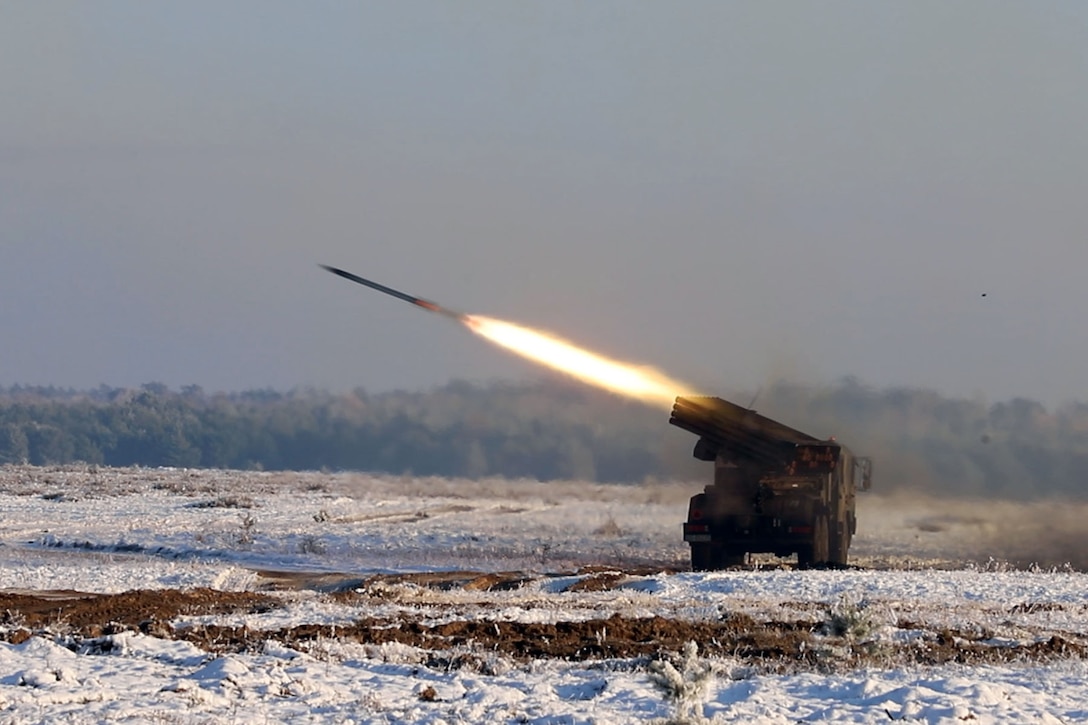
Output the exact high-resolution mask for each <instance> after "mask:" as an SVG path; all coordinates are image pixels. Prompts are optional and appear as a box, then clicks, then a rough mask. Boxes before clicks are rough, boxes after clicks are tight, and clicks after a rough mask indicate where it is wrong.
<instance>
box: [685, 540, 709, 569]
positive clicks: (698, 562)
mask: <svg viewBox="0 0 1088 725" xmlns="http://www.w3.org/2000/svg"><path fill="white" fill-rule="evenodd" d="M713 569H714V561H713V552H712V551H711V546H710V544H703V543H698V544H692V545H691V570H692V571H712V570H713Z"/></svg>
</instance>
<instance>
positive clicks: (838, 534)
mask: <svg viewBox="0 0 1088 725" xmlns="http://www.w3.org/2000/svg"><path fill="white" fill-rule="evenodd" d="M832 528H833V529H834V530H833V532H832V534H831V546H830V551H829V552H828V558H827V563H828V564H830V565H831V566H837V567H844V566H846V562H847V558H848V551H849V549H850V531H849V529H848V528H847V525H845V524H841V523H840V524H836V525H835V526H834V527H832Z"/></svg>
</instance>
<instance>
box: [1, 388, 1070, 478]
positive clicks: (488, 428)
mask: <svg viewBox="0 0 1088 725" xmlns="http://www.w3.org/2000/svg"><path fill="white" fill-rule="evenodd" d="M727 397H730V398H731V399H732V400H734V401H738V402H739V401H743V402H748V401H749V400H750V399H751V395H750V394H735V395H729V396H727ZM755 407H756V408H758V409H759V410H760V412H762V413H764V414H765V415H770V416H771V417H774V418H776V419H779V420H781V421H782V422H784V423H786V424H788V425H791V426H793V427H795V428H799V429H801V430H803V431H805V432H807V433H811V434H813V435H816V436H819V437H828V436H832V435H834V436H836V437H837V438H838V439H839V440H841V441H842V442H844V443H846V444H847V445H848V446H849V447H850V448H852V449H853V450H854V451H855V452H857V453H859V454H864V455H870V456H872V457H873V458H874V460H875V463H876V478H875V482H876V483H875V485H876V486H878V487H879V489H880V490H882V491H887V492H891V491H925V492H929V493H954V494H962V495H978V494H987V495H990V494H992V495H1000V496H1001V497H1004V498H1020V499H1030V498H1038V497H1043V496H1053V495H1060V496H1072V497H1081V496H1082V495H1083V494H1084V493H1086V492H1088V485H1086V484H1088V473H1086V472H1088V404H1085V403H1069V404H1066V405H1063V406H1060V407H1059V408H1057V409H1055V410H1048V409H1047V408H1046V407H1044V406H1043V405H1042V404H1040V403H1038V402H1035V401H1031V400H1026V399H1021V398H1018V399H1014V400H1010V401H1004V402H999V403H987V402H985V401H982V400H968V399H958V398H948V397H944V396H941V395H939V394H938V393H935V392H933V391H929V390H918V389H909V388H889V389H883V390H875V389H872V388H869V387H867V386H865V385H863V384H861V383H860V382H858V381H857V380H854V379H845V380H842V381H840V382H838V383H836V384H835V385H831V386H820V387H816V386H806V385H795V384H789V383H778V384H776V385H773V386H771V387H769V388H767V389H765V390H763V391H762V392H761V393H760V395H759V396H758V399H757V401H756V405H755ZM694 443H695V440H694V437H693V436H691V435H690V434H688V433H685V432H684V431H680V430H677V429H675V428H674V427H672V426H670V425H668V414H667V413H666V412H665V411H662V410H658V409H653V408H647V407H645V406H642V405H640V404H638V403H634V402H630V401H626V400H622V399H619V398H616V397H614V396H611V395H608V394H605V393H600V392H597V391H595V390H592V389H589V388H585V387H582V386H576V385H572V384H568V383H565V382H562V381H551V382H545V383H538V384H526V385H513V384H491V385H486V386H478V385H473V384H469V383H465V382H451V383H449V384H447V385H444V386H442V387H440V388H437V389H434V390H430V391H424V392H403V391H397V392H387V393H377V394H371V393H367V392H366V391H365V390H362V389H356V390H353V391H350V392H346V393H335V394H334V393H329V392H325V391H320V390H313V389H298V390H292V391H289V392H277V391H274V390H251V391H246V392H239V393H207V392H205V391H203V390H202V389H201V388H199V387H197V386H187V387H184V388H182V389H181V390H172V389H169V388H168V387H167V386H165V385H161V384H157V383H151V384H147V385H144V386H141V387H140V388H138V389H119V388H108V387H104V386H103V387H99V388H97V389H94V390H88V391H78V390H72V389H63V388H55V387H25V386H18V385H16V386H12V387H8V388H6V389H0V463H21V462H24V461H25V462H29V463H32V464H38V465H44V464H55V463H70V462H75V461H83V462H86V463H90V464H105V465H111V466H130V465H140V466H179V467H214V468H242V469H252V468H264V469H270V470H271V469H282V470H317V469H332V470H338V469H352V470H365V471H376V472H388V473H396V474H400V473H410V474H413V475H441V476H467V477H479V476H488V475H495V476H506V477H528V478H536V479H540V480H552V479H591V480H598V481H617V482H637V481H643V480H646V479H653V478H674V477H680V478H685V479H693V480H706V479H707V478H708V477H709V473H710V472H709V467H708V466H707V464H704V463H700V462H699V461H695V460H694V459H692V458H691V449H692V446H693V445H694Z"/></svg>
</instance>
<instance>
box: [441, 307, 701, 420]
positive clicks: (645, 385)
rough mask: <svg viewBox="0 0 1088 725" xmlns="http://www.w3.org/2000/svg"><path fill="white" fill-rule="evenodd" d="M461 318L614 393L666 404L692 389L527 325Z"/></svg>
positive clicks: (528, 355) (474, 328) (508, 345)
mask: <svg viewBox="0 0 1088 725" xmlns="http://www.w3.org/2000/svg"><path fill="white" fill-rule="evenodd" d="M463 320H464V322H465V324H466V325H467V326H468V328H469V329H470V330H472V331H473V332H475V333H476V334H477V335H480V336H481V337H483V338H485V339H487V340H490V341H491V342H493V343H495V344H496V345H499V346H500V347H504V348H506V349H507V350H510V351H511V352H514V353H516V354H518V355H521V356H522V357H524V358H528V359H529V360H532V361H534V362H538V363H540V364H542V365H546V366H547V367H550V368H552V369H553V370H558V371H560V372H563V373H566V374H568V375H570V376H572V377H575V378H577V379H579V380H581V381H582V382H585V383H589V384H590V385H596V386H597V387H599V388H604V389H605V390H610V391H612V392H613V393H618V394H620V395H626V396H628V397H631V398H636V399H638V400H641V401H643V402H646V403H651V404H655V405H662V406H664V407H666V408H668V407H671V406H672V403H673V399H674V398H675V397H676V396H677V395H688V394H691V392H692V390H691V388H690V387H689V386H687V385H684V384H683V383H679V382H677V381H675V380H672V379H671V378H669V377H668V376H666V375H664V374H663V373H661V372H658V371H657V370H654V369H653V368H651V367H646V366H640V365H629V364H627V363H622V362H619V361H617V360H610V359H609V358H606V357H604V356H602V355H597V354H596V353H592V352H589V351H588V350H583V349H582V348H580V347H578V346H576V345H573V344H571V343H569V342H567V341H566V340H562V339H560V338H558V337H554V336H552V335H548V334H545V333H543V332H538V331H537V330H533V329H530V328H528V327H522V326H521V325H515V324H514V323H512V322H504V321H503V320H496V319H494V318H492V317H484V316H481V315H465V316H464V318H463Z"/></svg>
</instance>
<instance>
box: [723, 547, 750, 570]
mask: <svg viewBox="0 0 1088 725" xmlns="http://www.w3.org/2000/svg"><path fill="white" fill-rule="evenodd" d="M747 556H748V552H746V551H735V550H733V549H726V548H725V547H722V548H721V549H720V550H719V552H718V567H717V568H719V569H728V568H729V567H731V566H742V565H743V564H744V560H745V558H746V557H747Z"/></svg>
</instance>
